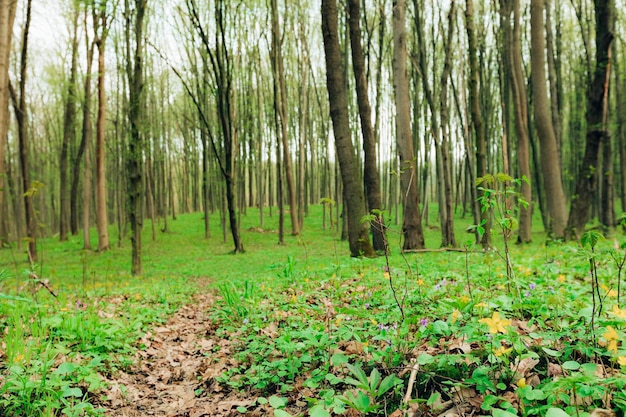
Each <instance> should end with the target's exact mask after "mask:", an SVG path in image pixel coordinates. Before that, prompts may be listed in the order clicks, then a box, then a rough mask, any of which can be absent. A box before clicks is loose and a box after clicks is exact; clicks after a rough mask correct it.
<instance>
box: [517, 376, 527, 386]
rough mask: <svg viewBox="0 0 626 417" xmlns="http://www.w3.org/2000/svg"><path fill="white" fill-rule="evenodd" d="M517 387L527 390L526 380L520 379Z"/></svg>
mask: <svg viewBox="0 0 626 417" xmlns="http://www.w3.org/2000/svg"><path fill="white" fill-rule="evenodd" d="M517 386H518V387H520V388H525V387H526V378H520V379H519V380H518V381H517Z"/></svg>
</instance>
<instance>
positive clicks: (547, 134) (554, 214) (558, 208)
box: [530, 0, 567, 239]
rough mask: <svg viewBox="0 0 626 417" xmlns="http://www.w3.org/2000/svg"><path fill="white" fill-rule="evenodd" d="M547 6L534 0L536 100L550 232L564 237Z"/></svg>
mask: <svg viewBox="0 0 626 417" xmlns="http://www.w3.org/2000/svg"><path fill="white" fill-rule="evenodd" d="M543 6H544V2H543V0H531V6H530V23H531V63H532V74H533V76H532V87H533V99H534V104H535V107H534V108H535V123H536V125H537V134H538V135H539V143H540V144H541V172H542V174H543V180H544V185H545V188H546V196H547V200H548V201H547V203H548V204H547V205H548V213H549V216H550V232H551V234H552V236H553V237H555V238H557V239H562V238H564V237H565V226H566V224H567V207H566V203H567V202H566V199H565V192H564V191H563V182H562V178H561V169H560V162H559V153H558V148H557V143H556V136H555V135H554V128H553V126H552V116H551V113H552V112H551V111H550V101H549V99H548V91H547V82H546V70H545V65H546V58H545V50H546V39H545V31H544V28H545V27H544V19H543V11H544V7H543Z"/></svg>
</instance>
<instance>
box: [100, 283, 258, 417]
mask: <svg viewBox="0 0 626 417" xmlns="http://www.w3.org/2000/svg"><path fill="white" fill-rule="evenodd" d="M214 299H215V297H214V296H213V295H209V294H198V295H196V296H195V297H194V299H193V300H192V302H191V303H190V304H188V305H185V306H183V307H181V308H180V310H179V311H178V312H177V313H176V314H174V315H173V316H172V317H171V318H170V319H169V320H168V321H167V323H165V324H164V325H162V326H159V327H156V328H154V329H153V330H152V331H151V332H149V333H147V334H146V335H145V336H144V337H143V338H142V339H141V343H142V344H143V345H145V349H142V350H138V351H137V352H136V353H135V361H134V364H133V365H132V366H131V368H130V369H127V370H126V372H122V371H120V372H118V373H117V374H116V375H114V376H112V379H110V380H108V384H109V388H108V390H107V392H106V399H104V398H103V401H102V402H101V405H102V406H103V407H105V408H106V413H105V414H106V415H107V416H113V417H139V416H167V417H170V416H172V417H173V416H184V417H201V416H215V417H219V416H237V415H241V413H239V412H238V411H236V408H237V407H238V406H246V405H248V404H249V403H250V400H249V399H245V398H241V394H237V393H224V392H222V389H221V387H220V385H219V384H218V383H217V382H216V381H215V377H217V376H219V375H220V374H221V373H222V372H223V370H224V369H226V368H227V367H228V366H229V365H230V361H231V359H230V358H229V356H230V349H229V344H230V342H229V341H227V340H219V339H217V338H216V337H215V335H214V329H212V328H211V322H210V320H209V319H208V318H207V315H206V312H207V311H208V310H209V309H210V307H211V305H212V304H213V302H214ZM258 412H260V410H259V411H258ZM258 412H257V413H258ZM257 413H250V414H247V415H254V414H257ZM259 415H261V414H259Z"/></svg>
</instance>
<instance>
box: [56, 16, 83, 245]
mask: <svg viewBox="0 0 626 417" xmlns="http://www.w3.org/2000/svg"><path fill="white" fill-rule="evenodd" d="M74 7H75V10H74V11H73V13H74V16H73V22H72V24H73V27H74V32H73V35H72V61H71V66H70V78H69V80H68V84H67V97H66V98H65V100H66V101H65V115H64V118H63V142H62V144H61V158H60V162H59V171H60V173H59V181H60V187H59V198H60V204H59V240H60V241H65V240H67V234H68V229H69V228H70V227H69V224H68V222H69V214H70V210H69V208H70V201H69V194H68V190H67V157H68V155H67V154H68V147H69V144H70V143H74V139H75V137H76V126H75V125H74V124H75V120H76V68H77V65H78V62H77V61H78V33H77V32H78V16H79V10H78V6H76V5H75V6H74Z"/></svg>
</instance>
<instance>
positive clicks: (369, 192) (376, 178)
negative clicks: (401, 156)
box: [348, 0, 387, 252]
mask: <svg viewBox="0 0 626 417" xmlns="http://www.w3.org/2000/svg"><path fill="white" fill-rule="evenodd" d="M348 7H349V13H350V15H349V24H350V49H351V51H352V68H353V71H354V79H355V84H356V93H357V102H358V106H359V116H360V119H361V131H362V133H363V152H364V154H365V161H364V170H363V180H364V183H365V194H366V197H367V208H368V212H369V213H374V216H375V220H374V221H372V222H371V226H370V230H371V233H372V243H373V246H374V250H375V251H378V252H382V251H386V250H387V248H386V246H387V244H386V242H385V223H384V220H383V217H382V216H381V215H380V214H379V213H378V212H380V210H382V206H383V205H382V196H381V192H380V175H379V174H378V165H377V161H376V142H377V141H376V137H375V136H374V128H373V126H372V108H371V106H370V101H369V98H368V87H367V74H366V71H365V56H364V55H363V47H362V45H361V24H360V20H361V13H360V9H361V5H360V0H349V2H348Z"/></svg>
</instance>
